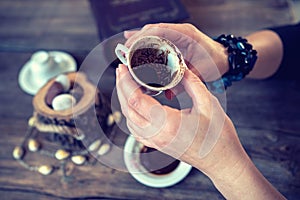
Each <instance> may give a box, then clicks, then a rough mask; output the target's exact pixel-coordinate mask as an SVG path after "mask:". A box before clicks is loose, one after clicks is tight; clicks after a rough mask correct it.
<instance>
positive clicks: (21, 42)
mask: <svg viewBox="0 0 300 200" xmlns="http://www.w3.org/2000/svg"><path fill="white" fill-rule="evenodd" d="M183 2H184V4H185V5H186V6H187V10H188V11H189V12H190V14H191V18H190V19H189V20H187V21H190V22H193V23H194V24H195V25H197V27H199V28H201V29H202V30H203V31H205V32H206V33H208V34H210V35H217V34H219V33H222V32H225V33H229V32H231V33H239V34H246V33H249V32H251V31H253V30H256V29H259V28H263V27H266V26H272V25H278V24H284V23H291V22H293V19H294V18H293V15H292V12H291V8H290V6H289V4H286V3H285V2H286V1H278V0H277V1H275V0H273V1H271V0H259V1H258V0H257V1H250V0H248V1H237V0H231V1H223V0H210V1H208V0H199V1H192V0H183ZM249 8H251V9H249ZM249 10H250V11H249ZM0 13H1V14H0V16H1V17H0V41H1V42H0V60H1V65H0V81H1V84H0V94H1V95H0V103H1V106H0V133H1V139H0V198H1V199H65V198H83V199H141V198H144V199H223V197H222V196H221V195H220V194H219V193H218V191H217V190H216V189H215V188H214V186H213V185H212V183H211V181H210V180H209V179H208V178H207V177H205V176H204V175H203V174H202V173H201V172H199V171H197V170H195V169H193V170H192V171H191V173H190V174H189V175H188V176H187V177H186V178H185V179H184V180H183V181H182V182H180V183H179V184H177V185H175V186H173V187H170V188H165V189H153V188H149V187H146V186H144V185H142V184H140V183H138V182H136V181H135V180H134V179H133V178H132V177H131V176H130V174H128V173H126V172H121V171H117V170H114V169H111V168H109V167H106V166H105V165H103V164H101V163H97V164H96V165H95V166H81V167H76V168H74V169H73V171H72V177H73V178H74V179H72V180H71V181H69V182H64V181H62V180H61V177H62V174H61V172H55V173H53V174H51V175H49V176H42V175H40V174H37V173H36V172H31V171H28V170H26V169H24V168H23V167H22V166H21V165H20V164H19V163H18V162H16V161H15V160H14V159H13V157H12V150H13V148H14V147H15V146H16V145H19V144H20V143H21V142H22V140H23V137H24V134H25V131H26V128H27V120H28V118H29V117H30V116H31V115H32V111H33V107H32V96H30V95H28V94H25V93H24V92H23V91H22V90H21V89H20V88H19V86H18V81H17V80H18V72H19V70H20V69H21V67H22V66H23V65H24V63H25V62H26V61H28V59H29V58H30V56H31V55H32V53H33V52H34V51H36V50H39V49H46V50H64V51H67V52H69V53H71V54H72V55H73V56H74V57H75V58H76V60H77V61H78V63H79V64H80V63H81V62H82V61H83V59H84V57H85V56H86V55H87V54H88V52H89V51H91V50H92V49H93V48H94V47H95V46H96V45H97V44H98V43H99V40H98V37H97V29H96V27H95V25H94V21H93V20H94V19H93V18H92V14H91V11H90V8H89V4H88V1H82V0H63V1H61V0H52V1H35V0H26V1H24V0H23V1H21V0H14V1H12V0H2V1H1V2H0ZM112 78H113V75H112V76H111V78H110V79H112ZM299 91H300V82H299V81H289V80H285V81H284V80H265V81H256V80H243V81H241V82H240V83H236V84H234V86H232V87H231V88H229V90H228V92H227V113H228V115H229V116H230V117H231V118H232V120H233V122H234V124H235V126H236V128H237V131H238V134H239V137H240V139H241V141H242V144H243V145H244V147H245V149H246V151H247V152H248V153H249V155H250V157H251V158H252V159H253V161H254V163H255V164H256V166H257V167H258V168H259V169H260V170H261V172H262V173H263V174H264V175H265V176H266V178H267V179H268V180H269V181H270V182H271V183H272V184H274V186H275V187H276V188H278V190H279V191H280V192H282V193H283V194H284V195H285V196H286V197H288V198H289V199H299V197H300V192H299V191H300V171H299V167H300V165H299V162H300V156H299V154H300V148H299V143H300V123H299V116H300V107H299V102H300V92H299ZM123 143H124V138H120V140H119V145H120V146H122V144H123ZM35 162H37V161H35Z"/></svg>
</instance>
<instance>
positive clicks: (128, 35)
mask: <svg viewBox="0 0 300 200" xmlns="http://www.w3.org/2000/svg"><path fill="white" fill-rule="evenodd" d="M138 32H139V31H138V30H130V31H124V37H125V38H126V39H129V38H130V37H131V36H133V35H134V34H136V33H138Z"/></svg>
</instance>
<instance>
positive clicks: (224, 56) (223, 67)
mask: <svg viewBox="0 0 300 200" xmlns="http://www.w3.org/2000/svg"><path fill="white" fill-rule="evenodd" d="M214 42H215V46H216V51H217V52H218V53H214V54H213V55H215V56H214V58H213V60H214V62H215V63H216V66H217V68H218V70H219V72H220V75H221V76H222V75H224V74H225V73H226V72H228V71H229V62H228V52H227V49H226V48H225V47H224V46H223V45H222V44H220V43H219V42H216V41H214Z"/></svg>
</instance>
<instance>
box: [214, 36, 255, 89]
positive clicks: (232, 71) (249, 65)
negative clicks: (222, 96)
mask: <svg viewBox="0 0 300 200" xmlns="http://www.w3.org/2000/svg"><path fill="white" fill-rule="evenodd" d="M215 41H217V42H219V43H221V44H222V45H223V46H224V47H226V48H227V52H228V62H229V70H228V72H226V73H225V74H224V75H223V76H222V78H220V79H218V80H216V81H213V82H210V83H209V87H210V89H211V90H212V91H213V92H216V93H221V92H224V89H227V87H229V86H231V85H232V81H240V80H241V79H243V78H244V77H245V76H246V75H247V74H249V72H250V71H251V70H252V69H253V67H254V65H255V62H256V60H257V52H256V50H254V49H252V45H251V44H249V43H248V41H247V40H246V39H244V38H242V37H234V36H233V35H227V36H226V35H224V34H223V35H220V36H219V37H217V38H216V39H215Z"/></svg>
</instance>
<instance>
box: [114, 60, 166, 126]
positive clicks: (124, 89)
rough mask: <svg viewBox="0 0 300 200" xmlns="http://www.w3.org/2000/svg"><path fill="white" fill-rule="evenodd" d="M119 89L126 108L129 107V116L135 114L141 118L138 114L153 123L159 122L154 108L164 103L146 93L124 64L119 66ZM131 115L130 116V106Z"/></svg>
mask: <svg viewBox="0 0 300 200" xmlns="http://www.w3.org/2000/svg"><path fill="white" fill-rule="evenodd" d="M117 91H118V95H119V96H120V100H121V101H122V105H124V108H127V110H126V113H125V114H127V117H130V116H131V117H132V116H134V115H137V116H135V117H136V118H139V116H138V115H140V116H141V117H143V118H145V119H146V120H148V121H149V122H151V123H159V122H157V121H158V120H156V118H157V117H154V116H151V115H153V114H152V113H153V111H152V110H153V108H155V107H162V105H161V104H160V103H159V102H158V101H157V100H155V99H154V98H152V97H150V96H148V95H146V94H144V93H143V92H142V90H141V89H140V88H139V86H138V85H137V83H136V82H135V81H134V80H133V79H132V77H131V75H130V74H129V72H128V69H127V67H126V66H124V65H120V66H119V70H118V74H117ZM128 107H130V109H131V110H130V113H131V115H130V116H128V112H129V108H128Z"/></svg>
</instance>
